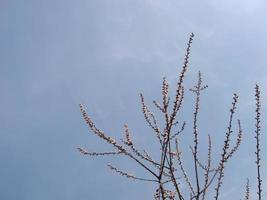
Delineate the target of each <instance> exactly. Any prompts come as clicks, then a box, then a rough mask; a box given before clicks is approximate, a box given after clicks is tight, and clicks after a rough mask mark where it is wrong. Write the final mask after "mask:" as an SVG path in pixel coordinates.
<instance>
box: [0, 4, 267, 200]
mask: <svg viewBox="0 0 267 200" xmlns="http://www.w3.org/2000/svg"><path fill="white" fill-rule="evenodd" d="M266 9H267V3H266V2H265V1H262V0H225V1H219V0H212V1H211V0H210V1H209V0H202V1H196V0H75V1H74V0H64V1H63V0H46V1H41V0H24V1H18V0H0V44H1V45H0V91H1V98H0V111H1V112H0V121H1V123H0V127H1V132H0V160H1V162H0V177H1V178H0V199H5V200H17V199H20V200H59V199H64V200H73V199H75V200H85V199H86V200H88V199H90V200H103V199H114V200H115V199H116V200H122V199H128V200H134V199H151V198H152V195H153V192H154V191H155V187H154V186H153V185H151V184H148V183H142V182H141V183H139V182H136V181H129V180H127V179H125V178H124V177H120V176H117V175H116V174H114V173H112V172H110V171H109V170H108V168H107V167H106V163H112V164H114V166H118V167H120V168H121V169H129V170H133V172H134V174H136V175H138V174H142V175H146V174H145V173H144V172H143V171H142V170H141V169H140V168H138V167H135V165H134V163H132V162H130V161H129V160H127V159H125V158H119V157H112V158H111V157H109V158H107V157H105V158H99V159H97V158H95V157H84V156H82V155H80V154H79V152H78V151H77V150H76V147H78V146H81V147H84V148H86V149H89V150H91V151H105V150H107V149H108V147H107V146H108V145H107V144H106V143H104V142H103V141H101V140H100V139H98V138H97V137H95V135H93V134H92V132H90V131H89V129H88V127H87V126H86V124H85V123H84V121H83V119H82V117H81V114H80V111H79V106H78V105H79V103H82V104H83V105H84V106H85V107H86V109H87V111H88V113H89V114H90V116H91V117H92V118H93V119H94V121H95V123H96V124H97V126H98V127H99V128H101V129H103V130H104V131H105V132H106V133H107V134H109V135H111V136H112V137H115V138H117V139H120V138H122V132H123V131H122V130H123V124H124V123H126V122H127V123H128V124H129V127H130V128H131V130H132V132H133V137H134V138H135V141H136V143H137V144H138V145H139V146H140V148H141V149H142V148H146V149H148V150H149V149H150V151H152V154H155V155H156V153H157V149H156V146H155V145H154V137H153V133H151V131H150V130H149V129H148V128H147V127H146V125H145V124H144V119H143V116H142V112H141V107H140V100H139V93H140V92H142V93H144V96H145V98H146V102H147V103H148V104H149V105H151V106H152V101H153V100H154V99H158V100H159V99H160V93H161V82H162V77H167V79H168V81H169V83H170V85H171V88H172V89H173V90H174V86H175V84H176V81H177V77H178V74H179V72H180V69H181V66H182V64H183V58H184V54H185V48H186V43H187V40H188V37H189V34H190V33H191V32H193V33H194V34H195V38H194V42H193V45H192V51H191V57H190V64H189V69H188V74H187V76H186V80H185V87H186V96H185V98H186V99H185V103H184V105H183V112H182V114H181V116H180V117H181V120H186V121H188V124H189V126H188V127H187V129H186V131H185V133H184V134H185V135H183V137H184V140H183V141H185V143H184V144H182V147H183V149H184V151H185V152H188V151H190V150H189V148H188V145H189V141H192V140H191V139H192V127H190V123H191V124H192V122H190V120H191V121H192V116H193V107H192V106H193V105H194V104H193V102H194V99H193V96H192V94H190V92H189V91H188V89H189V88H191V87H192V86H194V85H195V83H196V78H197V73H198V71H199V70H200V71H201V72H202V75H203V81H204V82H205V83H206V84H208V85H209V88H208V89H207V90H206V91H205V92H204V93H203V97H202V99H201V110H200V119H199V129H200V134H202V136H203V137H202V136H201V135H200V138H201V145H202V146H201V147H202V150H203V153H204V154H203V155H205V150H206V149H205V148H206V145H205V142H207V137H206V136H207V134H208V133H210V134H211V136H212V140H213V144H214V150H215V152H214V154H215V155H214V156H215V157H216V155H217V156H218V155H219V154H220V152H219V150H220V149H221V147H222V145H223V141H222V139H223V138H224V134H225V131H226V128H227V120H228V115H229V108H230V106H231V101H232V95H233V93H235V92H236V93H238V94H239V97H240V100H239V103H238V112H237V113H236V114H237V116H236V118H239V119H240V120H241V123H242V127H243V131H244V141H243V142H242V145H241V148H240V150H239V151H238V153H237V154H236V155H235V156H234V157H233V158H232V160H231V161H230V162H229V165H228V166H227V169H226V172H225V178H224V180H225V184H224V185H223V187H222V191H223V193H222V196H221V199H222V200H224V199H228V200H231V199H233V200H234V199H239V198H242V197H243V195H244V186H245V183H246V178H250V180H251V189H252V193H253V195H254V194H255V190H254V189H253V188H256V179H255V174H256V171H255V170H256V166H255V163H254V159H255V158H254V155H253V152H254V149H255V143H254V141H255V139H254V138H253V136H254V133H253V130H254V123H255V121H254V114H255V113H254V109H255V106H254V104H255V101H254V96H253V95H254V87H255V83H258V84H259V85H260V88H261V92H262V136H261V138H262V145H263V146H262V151H261V153H262V172H263V173H262V177H263V189H264V193H265V192H266V191H267V186H266V182H265V180H267V174H266V172H265V173H264V171H266V170H264V169H266V162H265V158H266V156H267V155H266V146H267V143H266V141H267V140H266V139H267V136H266V134H265V131H264V130H267V127H266V126H265V121H266V120H265V119H266V117H267V116H266V114H267V112H266V109H265V103H264V102H265V99H266V98H267V96H266V92H265V91H266V83H267V75H266V74H267V73H266V71H267V68H266V66H267V60H266V53H267V39H266V37H265V36H266V35H267V28H266V25H265V24H266V23H267V12H266ZM172 94H173V92H172ZM265 127H266V128H265ZM235 130H236V129H235ZM188 138H189V139H188ZM188 155H190V154H188ZM184 161H185V163H187V165H188V166H190V162H192V160H191V158H190V156H187V157H185V158H184ZM215 161H216V159H215ZM215 161H214V162H215ZM228 169H229V170H228ZM266 198H267V196H266Z"/></svg>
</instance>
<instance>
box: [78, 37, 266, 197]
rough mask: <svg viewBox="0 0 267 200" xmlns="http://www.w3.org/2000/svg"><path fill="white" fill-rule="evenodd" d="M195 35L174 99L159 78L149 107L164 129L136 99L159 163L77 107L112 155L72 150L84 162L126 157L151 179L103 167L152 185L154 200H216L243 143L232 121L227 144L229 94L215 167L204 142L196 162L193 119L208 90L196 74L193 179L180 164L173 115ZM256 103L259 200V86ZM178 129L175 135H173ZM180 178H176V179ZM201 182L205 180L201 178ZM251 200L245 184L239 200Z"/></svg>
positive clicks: (178, 109)
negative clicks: (157, 92) (91, 158)
mask: <svg viewBox="0 0 267 200" xmlns="http://www.w3.org/2000/svg"><path fill="white" fill-rule="evenodd" d="M193 37H194V34H193V33H191V35H190V37H189V41H188V44H187V49H186V54H185V58H184V64H183V67H182V70H181V72H180V74H179V77H178V81H177V85H176V91H175V96H174V97H173V99H171V98H170V97H169V84H168V82H167V79H166V78H163V82H162V88H161V90H162V102H161V103H159V102H157V101H153V104H154V106H155V107H156V108H157V109H158V110H159V112H160V113H161V115H162V116H163V118H164V125H162V126H160V123H159V122H158V120H157V118H156V116H155V114H154V113H153V112H151V110H150V109H149V107H148V106H147V104H146V103H145V98H144V95H143V94H140V99H141V105H142V112H143V115H144V118H145V121H146V123H147V124H148V126H149V127H150V128H151V129H152V131H153V132H154V134H155V137H156V138H157V140H158V145H159V147H160V151H159V152H158V153H159V157H160V159H159V160H155V159H154V158H152V156H150V154H149V153H148V152H147V151H145V150H144V151H142V150H139V149H138V148H136V146H135V143H134V141H133V140H132V137H131V131H130V129H129V127H128V125H127V124H125V125H124V137H125V138H124V139H122V140H121V141H120V142H118V141H116V140H115V139H113V138H111V137H110V136H108V135H107V134H106V133H104V132H103V131H101V130H100V129H99V128H97V126H96V125H95V124H94V122H93V120H92V119H91V118H90V117H89V116H88V114H87V112H86V111H85V109H84V106H83V105H80V110H81V113H82V116H83V118H84V120H85V122H86V123H87V125H88V126H89V128H90V129H91V131H92V133H94V134H95V135H97V136H98V137H100V138H101V139H102V140H104V141H106V142H107V144H109V145H111V146H112V147H113V148H114V151H112V152H102V153H99V152H88V151H87V150H85V149H83V148H80V147H79V148H77V149H78V150H79V151H80V152H81V153H82V154H83V155H89V156H111V155H121V156H126V157H128V158H129V159H131V160H133V161H134V162H135V163H136V164H137V165H139V166H140V167H142V168H143V169H144V170H145V171H147V173H148V174H149V175H150V177H152V178H150V177H149V178H147V177H138V176H135V175H133V174H131V173H129V172H125V171H122V170H120V169H118V168H117V167H114V166H113V165H108V166H109V168H110V169H111V170H113V171H115V172H116V173H118V174H119V175H121V176H125V177H127V178H129V179H134V180H140V181H149V182H154V183H155V184H156V185H157V188H156V191H155V194H154V199H156V200H165V199H179V200H185V199H190V200H193V199H196V200H200V199H201V200H204V199H206V198H207V194H208V193H211V192H213V193H214V199H216V200H218V199H219V197H220V194H221V186H222V184H223V178H224V170H225V167H226V166H227V163H228V161H229V160H230V158H231V157H232V156H233V155H234V154H235V153H236V151H237V150H238V148H239V146H240V144H241V141H242V134H243V131H242V128H241V122H240V120H237V126H238V132H237V134H236V139H235V142H234V145H231V144H230V141H231V140H232V138H233V134H234V133H233V132H234V131H233V126H234V116H235V112H236V109H237V103H238V95H237V94H234V95H233V99H232V104H231V108H230V113H229V121H228V126H227V129H226V133H225V139H224V141H223V147H222V149H221V154H220V158H219V163H218V164H217V165H215V166H212V159H213V156H212V140H211V137H210V136H208V153H207V159H206V162H204V161H203V160H201V159H200V158H199V151H200V149H199V131H198V118H199V115H198V114H199V110H200V99H201V93H202V92H203V91H204V90H205V89H206V88H207V87H208V86H207V85H204V84H203V80H202V75H201V72H199V73H198V80H197V84H196V85H195V86H194V87H193V88H191V89H190V91H191V92H192V93H193V94H194V96H195V105H194V113H193V145H192V147H190V149H191V152H192V166H193V172H194V174H191V176H189V175H188V173H187V172H188V169H187V168H186V167H185V166H184V164H183V161H182V151H181V149H180V146H179V144H180V143H181V142H182V141H180V139H179V138H180V135H181V134H182V133H183V131H184V129H185V126H186V122H183V123H182V122H181V120H180V119H178V114H179V113H180V112H181V105H182V103H183V102H184V94H185V89H184V79H185V75H186V72H187V69H188V66H189V65H188V63H189V55H190V50H191V45H192V41H193ZM255 97H256V117H255V119H256V124H255V139H256V151H255V155H256V167H257V168H256V169H257V182H258V192H257V196H258V200H261V198H262V188H261V187H262V180H261V174H260V160H261V155H260V130H261V129H260V128H261V127H260V90H259V86H258V85H256V87H255ZM177 128H178V130H177ZM180 177H181V178H180ZM190 177H194V181H192V180H190ZM201 177H204V178H201ZM181 183H183V185H186V187H187V192H185V191H184V190H182V189H181V186H180V185H181ZM249 198H250V185H249V180H247V183H246V187H245V196H244V199H249Z"/></svg>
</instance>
